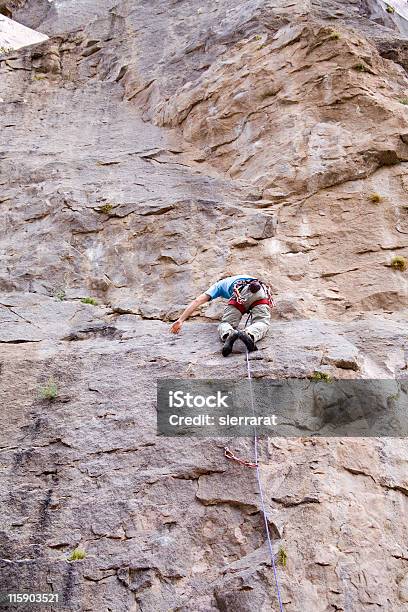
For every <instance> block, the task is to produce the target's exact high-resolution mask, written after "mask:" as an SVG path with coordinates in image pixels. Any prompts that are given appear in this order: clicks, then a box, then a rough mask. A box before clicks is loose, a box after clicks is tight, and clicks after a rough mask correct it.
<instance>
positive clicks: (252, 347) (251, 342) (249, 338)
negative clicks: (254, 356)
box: [238, 331, 258, 352]
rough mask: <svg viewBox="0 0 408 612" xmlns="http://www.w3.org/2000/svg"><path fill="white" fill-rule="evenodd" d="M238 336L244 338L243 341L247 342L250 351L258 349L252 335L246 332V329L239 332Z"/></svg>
mask: <svg viewBox="0 0 408 612" xmlns="http://www.w3.org/2000/svg"><path fill="white" fill-rule="evenodd" d="M238 338H239V339H240V340H242V342H243V343H244V344H245V346H246V347H247V349H248V351H249V352H251V351H257V350H258V348H257V346H256V344H255V342H254V340H253V338H252V336H250V335H249V334H247V333H246V332H244V331H240V332H238Z"/></svg>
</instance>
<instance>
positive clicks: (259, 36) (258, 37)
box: [254, 34, 262, 40]
mask: <svg viewBox="0 0 408 612" xmlns="http://www.w3.org/2000/svg"><path fill="white" fill-rule="evenodd" d="M254 40H262V36H261V35H260V34H257V35H256V36H254Z"/></svg>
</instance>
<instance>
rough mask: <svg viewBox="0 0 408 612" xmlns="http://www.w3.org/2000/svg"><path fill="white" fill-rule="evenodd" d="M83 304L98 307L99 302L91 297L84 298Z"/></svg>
mask: <svg viewBox="0 0 408 612" xmlns="http://www.w3.org/2000/svg"><path fill="white" fill-rule="evenodd" d="M81 302H82V304H91V306H97V305H98V302H97V301H96V300H95V298H91V297H84V298H82V300H81Z"/></svg>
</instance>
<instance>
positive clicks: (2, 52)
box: [0, 47, 13, 55]
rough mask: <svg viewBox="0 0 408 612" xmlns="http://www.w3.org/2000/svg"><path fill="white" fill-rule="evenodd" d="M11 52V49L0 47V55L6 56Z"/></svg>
mask: <svg viewBox="0 0 408 612" xmlns="http://www.w3.org/2000/svg"><path fill="white" fill-rule="evenodd" d="M12 51H13V48H12V47H0V55H7V53H11V52H12Z"/></svg>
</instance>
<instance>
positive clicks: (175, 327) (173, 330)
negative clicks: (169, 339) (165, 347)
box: [170, 319, 183, 334]
mask: <svg viewBox="0 0 408 612" xmlns="http://www.w3.org/2000/svg"><path fill="white" fill-rule="evenodd" d="M182 325H183V321H180V319H177V321H174V323H173V325H172V326H171V327H170V331H171V333H172V334H178V333H179V331H180V329H181V328H182Z"/></svg>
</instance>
